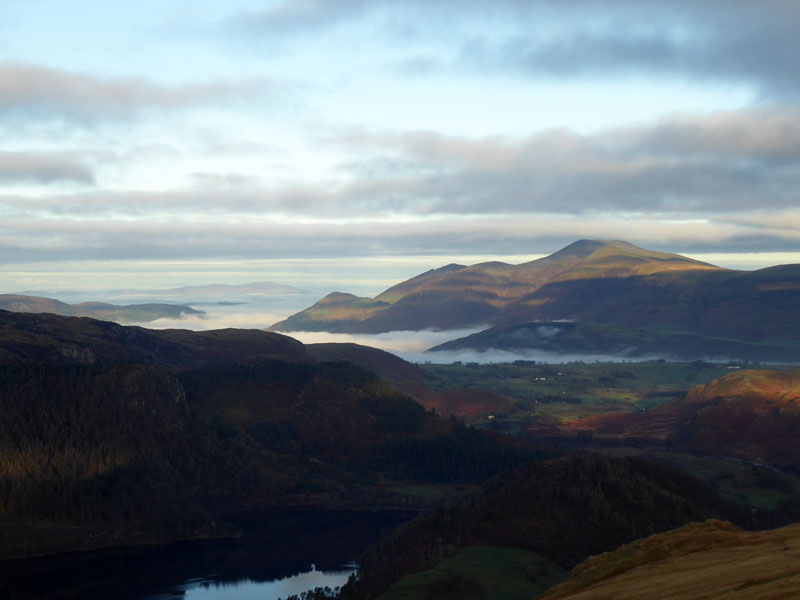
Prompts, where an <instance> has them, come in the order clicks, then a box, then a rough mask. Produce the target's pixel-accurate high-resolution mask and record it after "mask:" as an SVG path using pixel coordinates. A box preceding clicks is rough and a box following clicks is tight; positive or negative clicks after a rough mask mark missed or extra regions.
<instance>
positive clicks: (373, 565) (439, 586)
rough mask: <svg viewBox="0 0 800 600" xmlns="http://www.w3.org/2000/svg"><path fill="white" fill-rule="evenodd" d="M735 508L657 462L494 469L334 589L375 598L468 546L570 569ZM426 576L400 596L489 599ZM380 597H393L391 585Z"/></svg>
mask: <svg viewBox="0 0 800 600" xmlns="http://www.w3.org/2000/svg"><path fill="white" fill-rule="evenodd" d="M737 514H738V512H737V510H736V509H733V508H731V507H730V506H728V505H726V504H725V503H724V502H723V501H722V500H720V498H719V497H718V496H717V495H716V494H715V493H714V492H713V491H712V490H711V489H710V488H709V487H708V486H706V485H705V484H704V483H702V482H701V481H699V480H697V479H694V478H692V477H690V476H688V475H684V474H682V473H680V472H678V471H675V470H673V469H670V468H667V467H665V466H662V465H659V464H656V463H651V462H647V461H642V460H637V459H629V458H628V459H618V458H609V457H604V456H600V455H593V454H576V455H569V456H565V457H560V458H556V459H552V460H549V461H543V462H538V463H535V464H532V465H529V466H526V467H523V468H521V469H519V470H517V471H515V472H513V473H507V474H504V475H500V476H498V477H495V478H493V479H491V480H489V481H488V482H486V483H484V484H483V485H482V486H481V487H480V489H478V490H477V491H475V492H472V493H470V494H467V495H466V496H464V497H463V498H462V499H460V500H457V501H454V502H451V503H450V504H447V505H445V506H443V507H441V508H438V509H436V510H434V511H430V512H428V513H426V514H423V515H421V516H419V517H417V518H416V519H414V520H413V521H409V522H408V523H407V524H405V525H404V526H402V527H401V528H400V529H399V530H397V531H396V532H395V533H393V534H392V535H391V536H389V537H387V538H386V539H384V540H382V541H380V542H378V544H377V545H375V546H373V547H372V548H371V549H369V550H367V552H365V553H364V555H363V556H362V557H361V558H360V560H359V563H360V571H359V578H358V580H356V581H352V582H351V583H350V584H348V586H347V587H346V588H345V590H344V592H343V595H342V597H343V598H344V599H345V600H351V599H361V598H375V597H383V596H380V594H381V593H382V592H383V591H384V590H387V588H389V586H390V585H392V584H398V585H400V583H401V582H402V581H403V578H405V577H407V576H409V575H411V574H412V573H419V572H421V571H424V570H426V569H430V568H432V567H434V566H435V565H437V564H439V563H441V561H444V560H447V559H449V558H451V557H454V556H455V555H456V554H457V553H458V552H459V551H460V550H463V549H466V548H474V547H475V546H480V545H483V546H492V547H503V548H513V549H518V550H525V551H527V552H532V553H535V554H537V555H538V556H540V557H543V558H544V559H545V560H546V561H549V562H551V563H554V564H555V565H558V566H559V567H561V568H562V569H563V568H566V569H569V568H572V567H573V566H575V565H576V564H577V563H579V562H580V561H582V560H584V559H586V558H587V557H588V556H591V555H593V554H597V553H599V552H603V551H607V550H612V549H614V548H617V547H618V546H619V545H620V544H623V543H628V542H631V541H633V540H635V539H638V538H640V537H643V536H645V535H649V534H651V533H656V532H660V531H667V530H670V529H674V528H676V527H679V526H681V525H683V524H685V523H687V522H690V521H696V520H705V519H707V518H710V517H712V516H721V515H726V518H733V517H735V516H736V515H737ZM551 571H552V569H547V573H546V574H545V575H546V576H547V577H548V578H549V576H550V575H549V572H551ZM527 575H528V577H529V578H530V579H531V580H535V579H536V578H537V576H538V574H537V571H536V570H532V571H530V572H528V573H527ZM430 583H431V582H427V583H426V588H427V589H417V590H416V591H417V593H416V595H413V594H412V595H406V596H405V597H417V598H426V597H435V598H451V597H452V598H457V597H458V598H461V597H469V598H483V597H486V598H491V597H497V596H495V595H493V594H491V593H488V594H487V595H485V596H484V595H480V594H477V593H476V592H477V591H478V589H479V587H480V586H479V585H477V584H476V582H475V581H474V580H473V581H472V582H471V581H470V580H469V579H468V578H463V579H460V580H459V578H451V579H449V580H445V581H439V582H437V583H434V584H433V585H430ZM403 587H405V586H403ZM453 588H455V590H454V589H453ZM464 590H468V591H469V590H472V591H471V592H468V593H466V594H465V592H464ZM453 591H460V593H458V594H456V593H453ZM385 597H386V598H387V599H389V598H392V597H393V595H392V590H391V589H390V590H389V592H387V595H386V596H385ZM397 597H402V596H397Z"/></svg>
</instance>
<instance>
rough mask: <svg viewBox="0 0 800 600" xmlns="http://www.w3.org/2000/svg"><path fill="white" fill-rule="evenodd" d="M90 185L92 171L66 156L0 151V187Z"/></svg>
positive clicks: (92, 176)
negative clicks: (32, 184) (13, 185)
mask: <svg viewBox="0 0 800 600" xmlns="http://www.w3.org/2000/svg"><path fill="white" fill-rule="evenodd" d="M56 182H74V183H84V184H92V183H94V174H93V172H92V169H91V168H90V167H89V166H87V165H86V164H84V163H83V162H81V161H79V160H76V159H74V158H72V157H70V156H67V155H66V154H58V153H56V154H53V153H32V152H2V151H0V183H6V184H14V183H44V184H49V183H56Z"/></svg>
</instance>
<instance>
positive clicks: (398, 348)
mask: <svg viewBox="0 0 800 600" xmlns="http://www.w3.org/2000/svg"><path fill="white" fill-rule="evenodd" d="M483 329H485V327H473V328H469V329H449V330H447V331H432V330H423V331H390V332H388V333H376V334H350V333H330V332H328V331H290V332H287V333H286V335H289V336H291V337H293V338H295V339H297V340H300V341H301V342H303V343H304V344H322V343H328V342H335V343H340V344H348V343H352V344H361V345H364V346H372V347H373V348H380V349H381V350H386V351H387V352H394V353H395V354H398V355H400V356H407V355H418V354H420V353H421V352H424V351H425V350H427V349H428V348H431V347H433V346H437V345H439V344H444V343H445V342H449V341H450V340H455V339H457V338H461V337H465V336H467V335H472V334H473V333H478V332H479V331H482V330H483Z"/></svg>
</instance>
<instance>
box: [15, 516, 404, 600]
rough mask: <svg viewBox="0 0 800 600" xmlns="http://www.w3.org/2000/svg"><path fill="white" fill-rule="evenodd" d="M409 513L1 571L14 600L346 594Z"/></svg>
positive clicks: (252, 524) (261, 520)
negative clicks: (364, 560)
mask: <svg viewBox="0 0 800 600" xmlns="http://www.w3.org/2000/svg"><path fill="white" fill-rule="evenodd" d="M412 516H414V513H409V512H407V511H366V512H360V511H328V510H321V509H314V508H292V509H276V510H268V511H252V512H248V513H241V514H239V515H235V516H234V517H231V521H233V522H234V523H235V524H236V525H237V526H238V527H239V529H240V530H241V531H242V532H243V534H244V535H242V536H241V537H239V538H232V539H231V538H227V539H215V540H196V541H182V542H176V543H173V544H168V545H163V546H150V547H135V548H115V549H109V550H97V551H91V552H75V553H67V554H61V555H56V556H47V557H42V558H35V559H24V560H11V561H2V562H0V597H2V598H4V599H8V600H33V599H36V600H40V599H41V600H79V599H80V600H83V599H94V598H104V599H108V598H113V599H122V600H127V599H130V600H156V599H158V600H166V599H167V598H169V599H176V598H182V599H185V600H223V599H224V600H255V599H258V600H275V599H277V598H286V597H287V596H288V595H290V594H299V593H300V592H302V591H305V590H306V589H311V588H314V587H325V586H328V587H331V588H334V587H336V586H340V585H342V584H343V583H344V582H346V581H347V578H348V576H349V575H350V573H352V572H353V570H354V569H355V563H354V561H355V560H356V559H357V558H358V556H359V555H360V554H361V552H363V551H364V550H365V549H366V548H367V547H368V546H370V545H371V544H373V543H374V542H375V541H377V540H378V538H379V537H381V536H382V535H385V534H386V533H388V532H389V531H391V529H393V528H394V527H396V526H397V525H399V524H400V523H402V522H403V521H405V520H407V519H408V518H410V517H412Z"/></svg>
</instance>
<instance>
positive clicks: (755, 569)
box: [539, 520, 800, 600]
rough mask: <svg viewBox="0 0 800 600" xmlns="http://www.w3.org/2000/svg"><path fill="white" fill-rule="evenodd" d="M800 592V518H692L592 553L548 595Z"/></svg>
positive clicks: (761, 595)
mask: <svg viewBox="0 0 800 600" xmlns="http://www.w3.org/2000/svg"><path fill="white" fill-rule="evenodd" d="M798 597H800V524H794V525H789V526H787V527H783V528H781V529H775V530H771V531H753V532H751V531H744V530H742V529H740V528H738V527H736V526H735V525H732V524H731V523H727V522H724V521H717V520H708V521H706V522H705V523H689V524H688V525H685V526H683V527H681V528H680V529H676V530H674V531H670V532H667V533H661V534H656V535H652V536H650V537H648V538H644V539H641V540H637V541H636V542H633V543H631V544H626V545H624V546H621V547H620V548H618V549H617V550H614V551H613V552H606V553H604V554H600V555H597V556H592V557H590V558H588V559H586V560H585V561H584V562H582V563H580V564H579V565H578V566H576V567H575V568H574V569H573V571H572V574H571V575H570V578H569V579H568V580H567V581H565V582H564V583H562V584H560V585H558V586H556V587H554V588H552V589H551V590H550V591H549V592H547V593H546V594H544V595H543V596H540V597H539V599H540V600H562V599H563V600H567V599H568V600H601V599H611V598H613V599H614V600H649V599H653V600H655V599H658V600H669V599H675V600H678V599H680V600H700V599H712V598H713V599H723V600H734V599H735V600H740V599H741V600H744V599H747V600H777V599H779V598H780V599H786V598H798Z"/></svg>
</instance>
